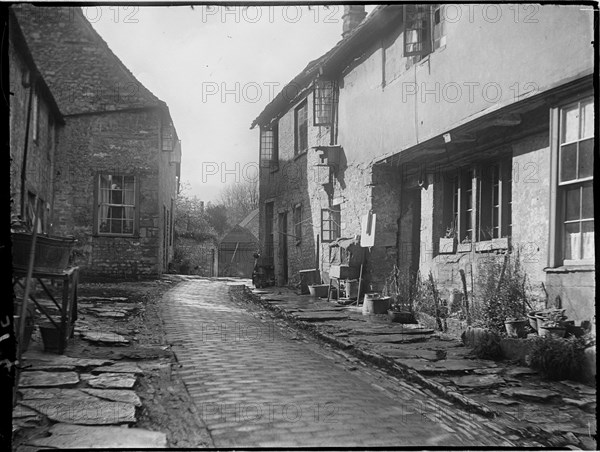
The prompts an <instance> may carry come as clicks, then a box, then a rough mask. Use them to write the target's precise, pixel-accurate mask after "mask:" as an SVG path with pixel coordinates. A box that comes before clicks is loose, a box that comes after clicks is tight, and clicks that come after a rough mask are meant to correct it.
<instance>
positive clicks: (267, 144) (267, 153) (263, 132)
mask: <svg viewBox="0 0 600 452" xmlns="http://www.w3.org/2000/svg"><path fill="white" fill-rule="evenodd" d="M278 135H279V133H278V126H277V124H273V125H272V126H271V127H270V128H264V127H261V129H260V166H261V168H272V169H276V168H277V167H278V165H279V149H278V141H279V136H278Z"/></svg>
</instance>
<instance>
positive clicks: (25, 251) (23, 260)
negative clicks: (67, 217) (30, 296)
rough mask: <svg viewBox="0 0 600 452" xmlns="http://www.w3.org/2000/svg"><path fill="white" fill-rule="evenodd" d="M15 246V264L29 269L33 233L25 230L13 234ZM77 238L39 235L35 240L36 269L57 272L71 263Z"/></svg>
mask: <svg viewBox="0 0 600 452" xmlns="http://www.w3.org/2000/svg"><path fill="white" fill-rule="evenodd" d="M11 240H12V246H13V257H12V262H13V266H14V267H16V268H19V269H27V267H28V265H29V255H30V253H31V241H32V235H31V234H27V233H23V232H14V233H12V234H11ZM74 243H75V239H73V238H66V237H49V236H44V235H38V236H37V237H36V240H35V258H34V261H33V268H34V271H38V272H56V271H57V270H63V269H65V268H66V267H67V266H68V265H69V255H70V254H71V248H72V247H73V244H74Z"/></svg>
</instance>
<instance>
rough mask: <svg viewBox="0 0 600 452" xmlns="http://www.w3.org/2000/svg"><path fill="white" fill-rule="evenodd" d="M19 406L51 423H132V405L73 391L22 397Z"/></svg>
mask: <svg viewBox="0 0 600 452" xmlns="http://www.w3.org/2000/svg"><path fill="white" fill-rule="evenodd" d="M21 404H22V405H24V406H26V407H28V408H31V409H33V410H35V411H37V412H39V413H41V414H43V415H45V416H46V417H48V419H50V420H52V421H54V422H65V423H70V424H84V425H106V424H123V423H133V422H135V421H136V419H135V407H134V406H133V405H132V404H129V403H122V402H113V401H107V400H102V399H99V398H97V397H94V396H91V395H89V394H85V393H84V392H82V391H79V390H77V389H71V390H68V389H63V390H60V391H55V392H54V393H53V394H52V397H47V398H46V397H42V398H37V397H35V394H24V398H23V400H22V401H21Z"/></svg>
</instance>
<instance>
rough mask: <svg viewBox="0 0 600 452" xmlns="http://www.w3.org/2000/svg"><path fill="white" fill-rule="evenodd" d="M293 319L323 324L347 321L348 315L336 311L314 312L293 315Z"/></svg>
mask: <svg viewBox="0 0 600 452" xmlns="http://www.w3.org/2000/svg"><path fill="white" fill-rule="evenodd" d="M292 317H294V318H295V319H296V320H303V321H305V322H322V321H325V320H337V319H340V320H342V319H347V318H348V314H346V313H342V312H335V311H312V312H300V313H295V312H294V313H292Z"/></svg>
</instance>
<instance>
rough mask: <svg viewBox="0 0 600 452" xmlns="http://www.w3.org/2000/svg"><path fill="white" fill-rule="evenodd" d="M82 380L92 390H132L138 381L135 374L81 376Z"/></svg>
mask: <svg viewBox="0 0 600 452" xmlns="http://www.w3.org/2000/svg"><path fill="white" fill-rule="evenodd" d="M81 379H82V380H84V381H85V382H86V383H87V384H88V385H89V386H91V387H92V388H98V389H131V388H133V387H134V386H135V383H136V381H137V377H136V376H135V375H134V374H127V373H116V372H115V373H102V374H98V375H92V374H81Z"/></svg>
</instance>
